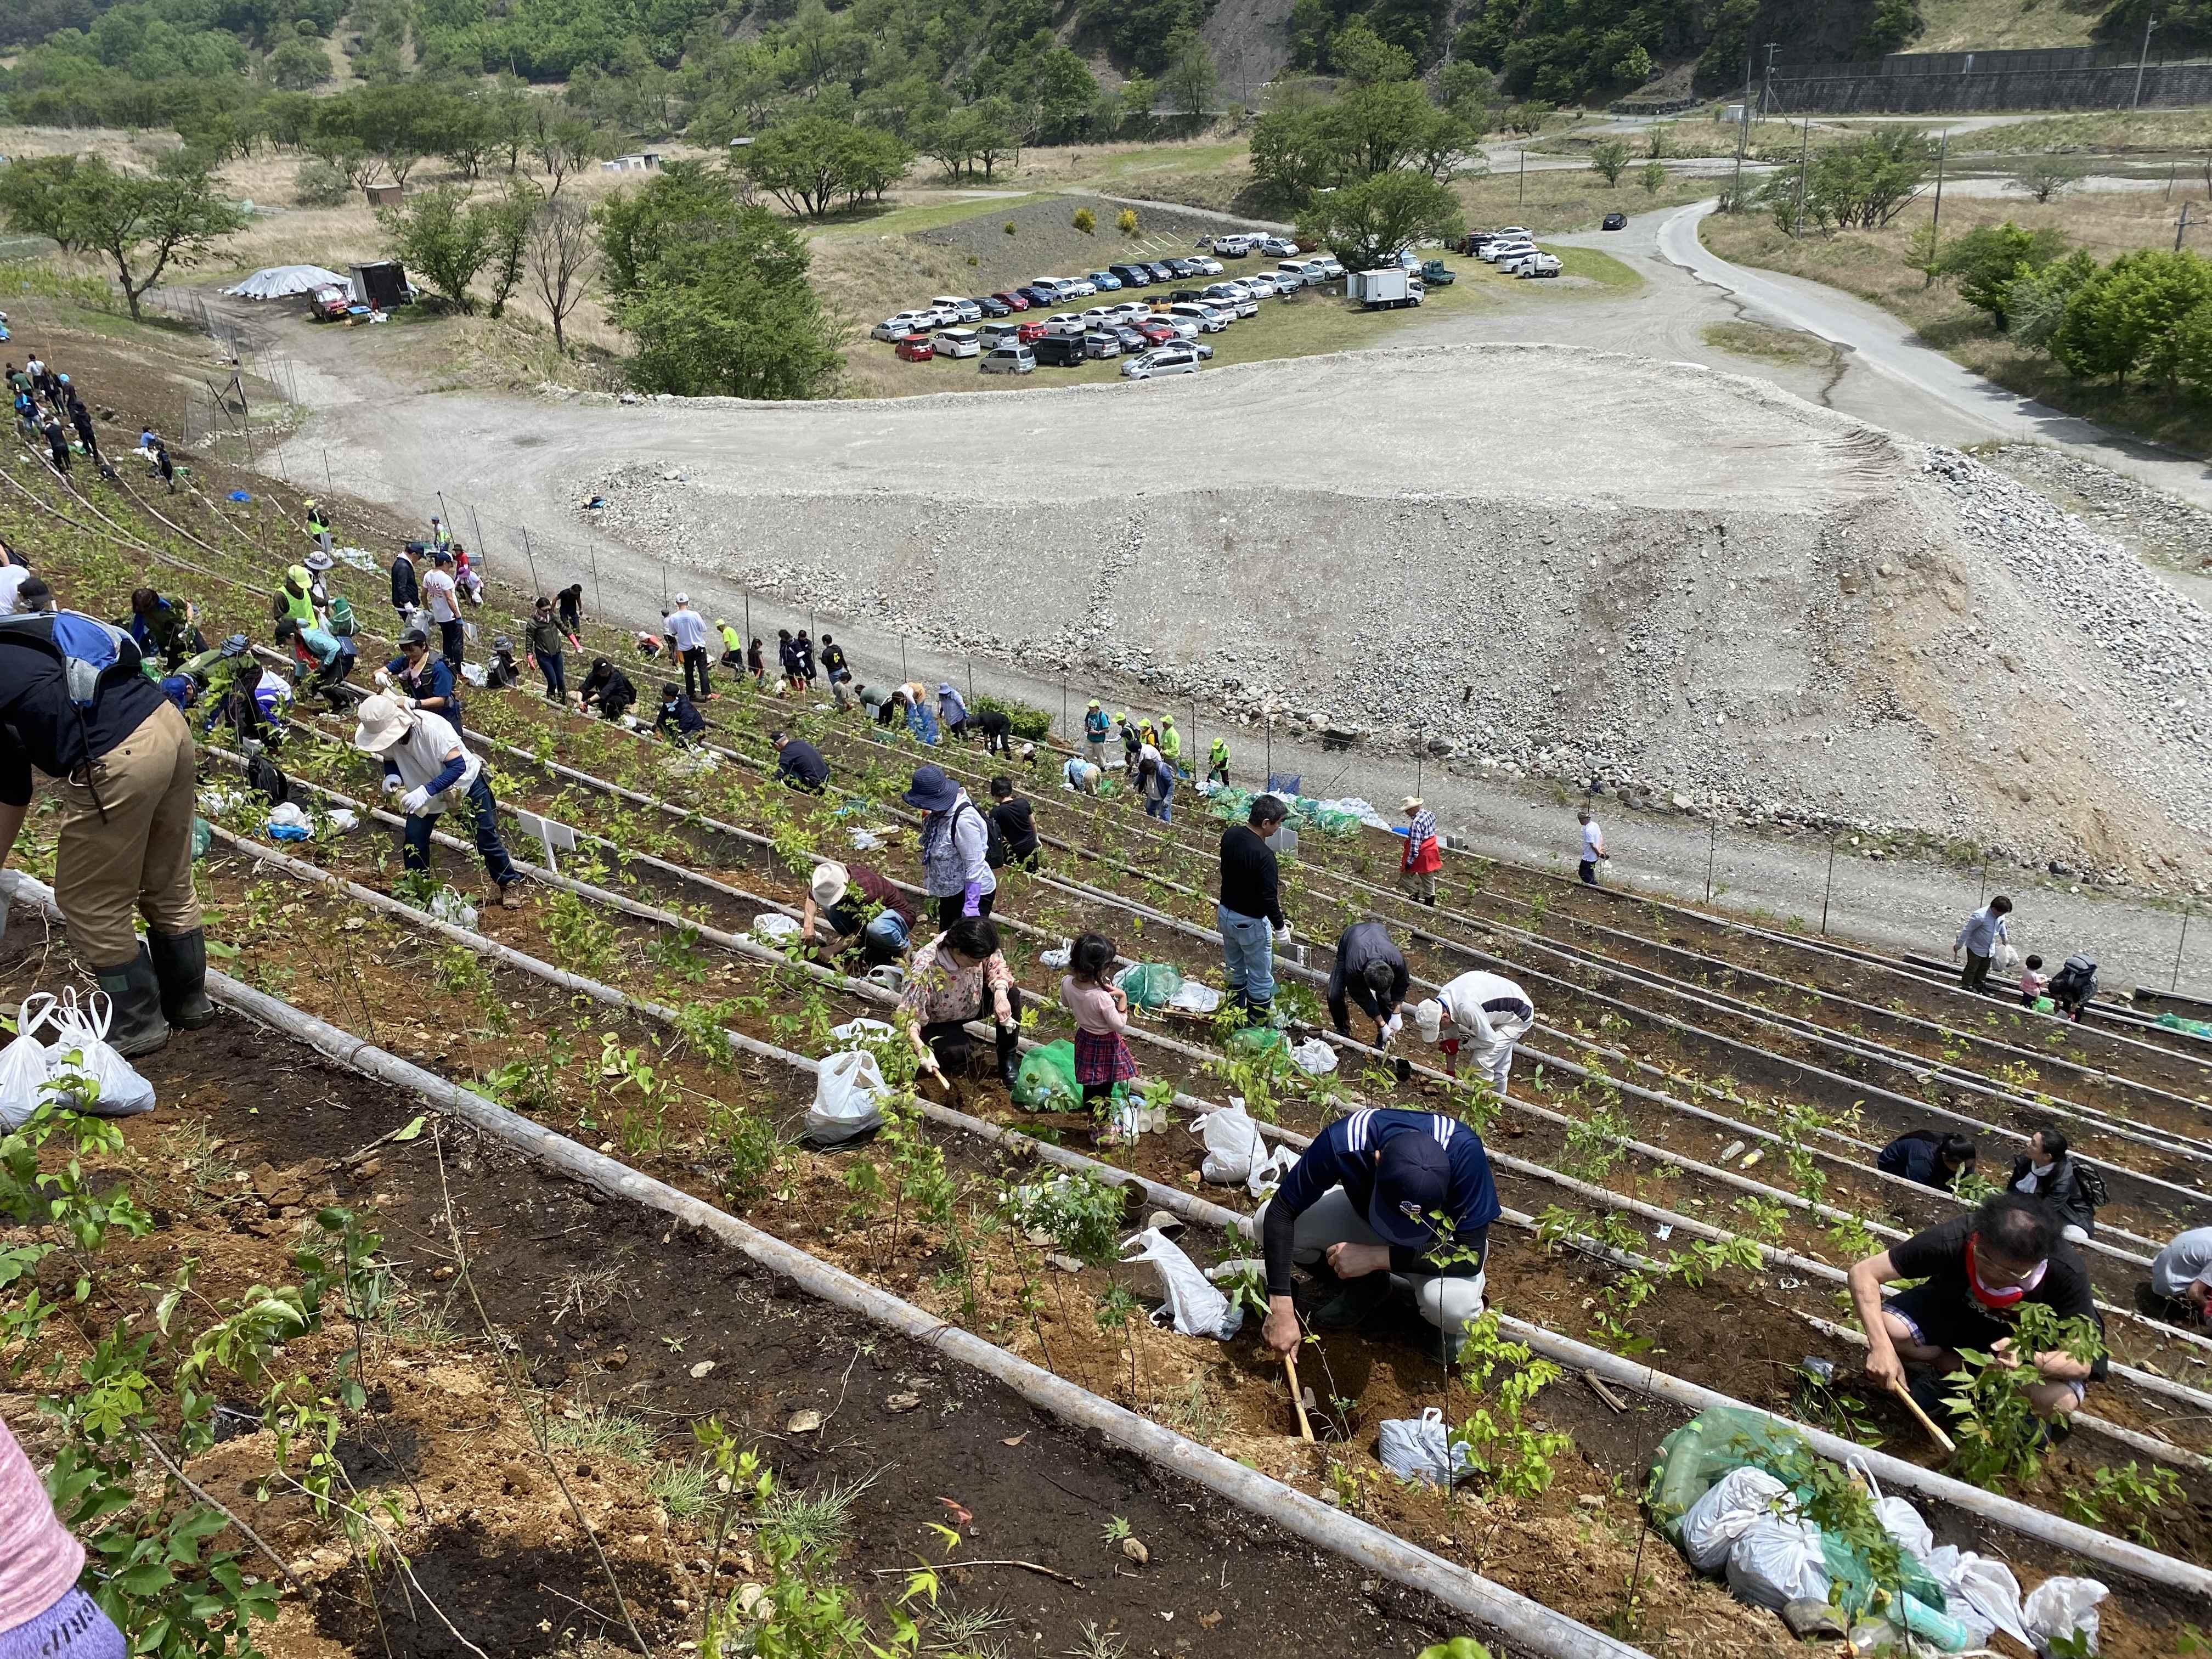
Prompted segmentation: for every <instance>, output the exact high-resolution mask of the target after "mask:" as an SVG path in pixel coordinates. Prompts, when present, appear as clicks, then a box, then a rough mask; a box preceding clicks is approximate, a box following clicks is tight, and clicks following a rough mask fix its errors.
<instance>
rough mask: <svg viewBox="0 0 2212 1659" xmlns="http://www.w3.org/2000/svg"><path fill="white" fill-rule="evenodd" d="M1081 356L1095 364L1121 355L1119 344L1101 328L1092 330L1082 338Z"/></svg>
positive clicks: (1117, 340)
mask: <svg viewBox="0 0 2212 1659" xmlns="http://www.w3.org/2000/svg"><path fill="white" fill-rule="evenodd" d="M1083 355H1084V356H1086V357H1088V358H1090V359H1091V361H1092V362H1097V361H1099V360H1100V359H1101V358H1104V357H1118V356H1121V341H1120V340H1119V339H1117V338H1116V337H1115V336H1113V335H1112V334H1110V333H1109V332H1108V331H1106V330H1104V329H1103V328H1094V329H1092V330H1091V332H1089V333H1088V334H1086V335H1085V336H1084V337H1083Z"/></svg>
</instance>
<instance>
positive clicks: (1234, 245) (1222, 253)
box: [1199, 231, 1259, 259]
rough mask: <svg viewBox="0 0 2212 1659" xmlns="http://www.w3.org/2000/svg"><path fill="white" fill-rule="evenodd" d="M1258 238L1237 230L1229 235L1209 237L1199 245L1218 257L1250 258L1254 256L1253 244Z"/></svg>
mask: <svg viewBox="0 0 2212 1659" xmlns="http://www.w3.org/2000/svg"><path fill="white" fill-rule="evenodd" d="M1258 240H1259V239H1258V238H1257V237H1255V236H1250V235H1248V234H1245V233H1244V232H1243V231H1237V232H1236V233H1234V234H1231V235H1227V236H1213V237H1209V238H1207V239H1206V240H1205V241H1202V242H1200V244H1199V246H1200V247H1202V248H1204V249H1205V250H1206V252H1209V253H1211V254H1212V255H1213V256H1214V257H1215V258H1221V259H1249V258H1251V257H1252V247H1253V245H1254V244H1255V242H1256V241H1258Z"/></svg>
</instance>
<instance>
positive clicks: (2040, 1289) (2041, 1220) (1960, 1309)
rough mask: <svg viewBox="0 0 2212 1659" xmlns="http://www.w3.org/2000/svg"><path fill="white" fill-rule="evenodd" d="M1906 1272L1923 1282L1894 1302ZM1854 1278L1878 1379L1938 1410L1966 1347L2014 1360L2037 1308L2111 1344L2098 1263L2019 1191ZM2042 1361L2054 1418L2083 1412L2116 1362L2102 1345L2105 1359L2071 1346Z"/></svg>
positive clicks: (2044, 1411)
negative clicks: (2025, 1321)
mask: <svg viewBox="0 0 2212 1659" xmlns="http://www.w3.org/2000/svg"><path fill="white" fill-rule="evenodd" d="M1899 1279H1920V1280H1922V1281H1923V1282H1922V1283H1920V1284H1917V1285H1914V1286H1913V1287H1912V1288H1911V1289H1910V1290H1908V1291H1903V1292H1901V1293H1900V1294H1899V1295H1897V1296H1894V1297H1887V1298H1886V1299H1885V1297H1883V1295H1882V1286H1883V1285H1891V1284H1894V1283H1896V1282H1897V1281H1898V1280H1899ZM1849 1282H1850V1291H1851V1302H1852V1305H1853V1306H1854V1307H1856V1308H1857V1310H1858V1316H1859V1322H1860V1325H1861V1327H1862V1328H1863V1329H1864V1330H1865V1332H1866V1334H1867V1358H1866V1370H1867V1375H1868V1376H1869V1377H1871V1378H1873V1379H1874V1381H1875V1383H1879V1384H1880V1385H1881V1386H1882V1387H1883V1388H1886V1389H1891V1390H1893V1391H1894V1390H1896V1389H1899V1388H1905V1387H1908V1386H1909V1387H1910V1389H1911V1394H1912V1397H1913V1398H1914V1399H1915V1400H1916V1401H1918V1402H1919V1403H1920V1406H1921V1407H1922V1409H1923V1410H1925V1411H1927V1412H1928V1413H1929V1414H1930V1415H1936V1413H1937V1412H1938V1408H1939V1407H1941V1406H1942V1400H1943V1396H1944V1395H1947V1394H1948V1393H1949V1392H1950V1387H1949V1378H1950V1377H1951V1376H1952V1374H1953V1373H1954V1372H1955V1371H1958V1370H1960V1369H1961V1368H1962V1366H1963V1365H1964V1364H1965V1362H1964V1361H1963V1360H1962V1359H1961V1358H1960V1353H1961V1351H1963V1350H1966V1349H1972V1350H1974V1351H1976V1352H1981V1353H1987V1354H1992V1355H1994V1356H1996V1358H1998V1359H2000V1360H2008V1359H2009V1358H2010V1357H2011V1336H2012V1331H2013V1328H2014V1325H2015V1322H2016V1321H2017V1320H2018V1318H2019V1316H2020V1309H2021V1306H2022V1305H2024V1304H2027V1303H2031V1302H2033V1303H2039V1304H2042V1305H2043V1306H2045V1307H2047V1308H2049V1309H2051V1311H2052V1312H2054V1313H2056V1314H2057V1316H2058V1317H2059V1318H2061V1319H2062V1320H2073V1319H2086V1320H2087V1321H2089V1322H2090V1323H2091V1324H2093V1326H2095V1328H2096V1329H2097V1333H2098V1335H2099V1337H2100V1340H2101V1338H2102V1336H2103V1334H2104V1328H2105V1325H2104V1321H2103V1319H2102V1318H2101V1317H2100V1316H2099V1315H2098V1312H2097V1303H2096V1297H2095V1294H2094V1292H2093V1290H2092V1289H2091V1286H2090V1283H2089V1273H2088V1269H2087V1267H2084V1266H2083V1265H2082V1262H2081V1257H2080V1256H2079V1255H2076V1254H2075V1250H2074V1247H2073V1246H2072V1245H2071V1244H2069V1243H2066V1241H2065V1240H2063V1238H2061V1237H2059V1236H2058V1220H2057V1217H2056V1216H2055V1215H2054V1214H2053V1213H2052V1212H2051V1210H2050V1209H2049V1208H2048V1207H2046V1206H2045V1205H2043V1204H2042V1203H2040V1202H2039V1201H2038V1200H2035V1199H2032V1198H2027V1197H2024V1196H2023V1195H2021V1194H2018V1193H1999V1194H1996V1196H1994V1197H1992V1198H1990V1199H1988V1200H1985V1201H1984V1203H1983V1204H1982V1206H1981V1207H1980V1208H1979V1209H1978V1210H1976V1211H1975V1212H1974V1213H1973V1214H1972V1215H1971V1216H1959V1217H1956V1218H1954V1219H1952V1220H1949V1221H1945V1222H1941V1223H1939V1224H1938V1225H1936V1226H1933V1227H1930V1228H1929V1229H1927V1230H1926V1231H1923V1232H1917V1233H1915V1234H1914V1235H1913V1236H1912V1237H1910V1238H1908V1239H1906V1240H1905V1241H1904V1242H1903V1243H1899V1244H1895V1245H1893V1246H1892V1247H1891V1248H1890V1249H1887V1250H1884V1251H1883V1252H1882V1253H1881V1255H1872V1256H1869V1257H1868V1258H1867V1259H1866V1260H1865V1261H1861V1262H1859V1263H1858V1264H1857V1266H1855V1267H1852V1269H1851V1271H1850V1279H1849ZM2032 1361H2033V1364H2034V1366H2035V1369H2036V1370H2037V1371H2038V1372H2039V1374H2040V1375H2041V1378H2042V1380H2041V1381H2040V1382H2039V1383H2035V1384H2033V1386H2031V1387H2030V1388H2029V1389H2027V1401H2028V1404H2029V1405H2030V1406H2031V1407H2033V1409H2034V1411H2035V1413H2036V1414H2037V1415H2038V1416H2039V1417H2042V1418H2045V1419H2052V1418H2063V1417H2064V1416H2066V1415H2067V1414H2068V1413H2071V1412H2073V1411H2075V1410H2076V1409H2078V1408H2079V1407H2080V1406H2081V1401H2082V1400H2083V1398H2084V1397H2085V1395H2087V1391H2088V1385H2089V1384H2090V1383H2092V1382H2093V1381H2096V1380H2098V1379H2100V1378H2101V1377H2103V1376H2104V1375H2105V1373H2106V1366H2107V1362H2106V1358H2105V1357H2104V1355H2103V1354H2102V1352H2100V1353H2099V1355H2098V1357H2097V1358H2096V1359H2094V1360H2093V1361H2092V1360H2081V1359H2076V1358H2074V1357H2073V1356H2072V1355H2070V1354H2069V1353H2067V1352H2065V1351H2064V1350H2063V1349H2059V1348H2053V1349H2048V1350H2045V1351H2044V1352H2039V1353H2036V1354H2034V1355H2033V1357H2032ZM1939 1420H1940V1418H1939Z"/></svg>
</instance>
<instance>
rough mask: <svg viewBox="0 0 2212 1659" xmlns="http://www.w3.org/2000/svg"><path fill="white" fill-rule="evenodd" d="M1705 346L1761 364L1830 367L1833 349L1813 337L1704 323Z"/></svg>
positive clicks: (1757, 326) (1784, 330)
mask: <svg viewBox="0 0 2212 1659" xmlns="http://www.w3.org/2000/svg"><path fill="white" fill-rule="evenodd" d="M1699 332H1700V333H1702V334H1703V335H1704V337H1705V343H1706V344H1707V345H1709V346H1712V347H1714V348H1715V349H1717V350H1721V351H1725V352H1727V353H1729V355H1730V356H1736V357H1747V358H1749V359H1751V360H1752V361H1753V362H1763V363H1790V364H1800V363H1832V362H1835V360H1836V349H1835V347H1833V346H1832V345H1830V344H1829V343H1827V342H1826V340H1823V339H1822V338H1820V336H1818V335H1816V334H1804V333H1801V332H1799V331H1797V330H1796V329H1790V328H1769V327H1768V326H1767V325H1765V324H1764V323H1707V324H1706V325H1705V327H1704V328H1703V329H1702V330H1700V331H1699Z"/></svg>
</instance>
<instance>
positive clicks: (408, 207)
mask: <svg viewBox="0 0 2212 1659" xmlns="http://www.w3.org/2000/svg"><path fill="white" fill-rule="evenodd" d="M376 218H377V222H378V223H379V224H380V225H381V226H382V227H383V228H384V234H385V240H386V246H388V247H389V248H390V249H391V251H392V257H393V258H396V259H398V261H399V262H400V263H401V264H404V265H405V266H406V267H407V268H408V270H410V271H411V272H412V273H414V274H415V275H416V276H419V277H421V278H422V280H423V281H424V282H426V283H428V284H429V285H430V287H431V288H432V289H434V290H435V291H436V292H437V293H439V294H441V295H444V296H445V297H446V298H447V300H448V301H451V302H452V303H453V307H455V308H456V309H457V310H459V311H460V312H461V313H463V314H465V315H473V314H474V313H475V311H476V301H473V300H472V299H471V298H470V297H469V284H470V283H472V282H474V281H475V280H476V278H477V272H479V271H481V270H483V268H484V262H485V261H486V260H487V259H489V258H490V257H491V253H492V242H493V238H494V234H495V226H494V224H493V222H492V221H491V218H490V216H489V214H487V213H486V212H485V211H484V210H482V209H477V210H471V208H470V206H469V192H468V187H467V186H466V185H446V186H445V187H444V188H442V189H439V190H426V191H422V193H420V194H419V195H416V196H411V197H408V199H407V200H406V201H404V202H403V203H401V204H399V205H398V206H397V207H388V208H380V209H379V210H377V215H376Z"/></svg>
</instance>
